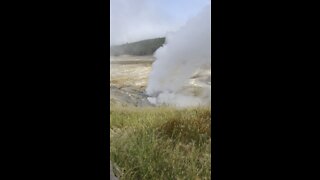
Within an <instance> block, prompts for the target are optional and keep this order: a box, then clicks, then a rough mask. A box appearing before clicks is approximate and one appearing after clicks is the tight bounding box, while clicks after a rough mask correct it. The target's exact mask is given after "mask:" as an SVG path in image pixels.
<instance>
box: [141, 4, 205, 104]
mask: <svg viewBox="0 0 320 180" xmlns="http://www.w3.org/2000/svg"><path fill="white" fill-rule="evenodd" d="M155 57H156V61H155V62H154V63H153V66H152V71H151V73H150V76H149V82H148V87H147V89H146V91H147V94H148V95H150V96H152V97H153V98H149V101H150V102H152V103H155V104H172V105H176V106H192V105H201V104H208V103H210V98H211V94H210V91H211V90H210V89H211V85H209V86H207V89H206V90H207V91H206V92H205V93H203V94H202V95H201V96H197V97H195V96H191V95H185V94H183V93H181V92H182V89H183V88H184V86H185V85H186V83H187V82H188V80H189V79H190V77H191V76H193V75H194V73H195V72H196V71H198V70H199V69H200V68H201V67H210V66H211V5H208V6H206V7H205V8H204V9H203V10H202V11H201V12H200V13H199V14H198V15H197V16H195V17H194V18H191V19H190V20H189V21H188V22H187V23H186V25H185V26H183V27H182V28H180V29H179V30H178V31H176V32H174V33H171V34H168V36H167V37H166V45H164V46H163V47H161V48H159V49H158V50H157V51H156V53H155ZM210 71H211V70H210ZM210 78H211V74H210Z"/></svg>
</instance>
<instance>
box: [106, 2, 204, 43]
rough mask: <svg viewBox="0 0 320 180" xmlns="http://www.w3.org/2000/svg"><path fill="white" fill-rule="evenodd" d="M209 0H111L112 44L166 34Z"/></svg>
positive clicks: (176, 27) (177, 27)
mask: <svg viewBox="0 0 320 180" xmlns="http://www.w3.org/2000/svg"><path fill="white" fill-rule="evenodd" d="M208 3H209V1H208V0H174V1H172V0H111V1H110V45H119V44H123V43H127V42H134V41H139V40H145V39H150V38H158V37H164V36H166V34H167V32H170V31H176V30H177V29H179V28H180V27H181V26H182V25H183V24H185V22H186V21H187V20H188V19H189V18H190V17H192V16H194V15H195V14H196V13H198V12H199V10H200V9H201V8H203V7H204V6H205V5H207V4H208Z"/></svg>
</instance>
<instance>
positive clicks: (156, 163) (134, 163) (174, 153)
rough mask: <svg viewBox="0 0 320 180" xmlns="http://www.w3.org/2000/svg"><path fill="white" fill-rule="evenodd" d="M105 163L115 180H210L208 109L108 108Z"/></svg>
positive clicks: (209, 113)
mask: <svg viewBox="0 0 320 180" xmlns="http://www.w3.org/2000/svg"><path fill="white" fill-rule="evenodd" d="M110 117H111V122H110V127H111V129H110V141H111V142H110V158H111V161H112V162H113V163H114V166H115V167H114V171H115V174H116V175H117V176H118V177H120V179H121V180H127V179H132V180H137V179H139V180H152V179H154V180H162V179H163V180H167V179H168V180H171V179H192V180H194V179H210V176H211V163H210V159H211V149H210V147H211V146H210V144H211V111H210V109H209V108H204V107H201V108H200V107H199V108H194V109H181V110H178V109H173V108H166V107H150V108H137V107H119V106H115V105H113V106H111V109H110Z"/></svg>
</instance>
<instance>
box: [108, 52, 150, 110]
mask: <svg viewBox="0 0 320 180" xmlns="http://www.w3.org/2000/svg"><path fill="white" fill-rule="evenodd" d="M153 61H154V58H153V57H152V56H118V57H110V68H111V69H110V100H111V103H115V104H121V105H129V106H130V105H133V106H151V104H150V103H149V101H148V100H147V96H146V94H145V89H146V86H147V81H148V75H149V73H150V71H151V65H152V62H153Z"/></svg>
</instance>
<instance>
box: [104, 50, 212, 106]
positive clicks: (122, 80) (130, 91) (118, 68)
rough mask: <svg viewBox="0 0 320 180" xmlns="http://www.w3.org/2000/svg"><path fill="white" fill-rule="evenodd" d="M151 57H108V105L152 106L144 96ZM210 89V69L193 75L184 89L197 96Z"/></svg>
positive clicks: (152, 58) (204, 69) (152, 59)
mask: <svg viewBox="0 0 320 180" xmlns="http://www.w3.org/2000/svg"><path fill="white" fill-rule="evenodd" d="M154 60H155V58H154V57H153V56H128V55H125V56H117V57H110V103H114V104H121V105H127V106H152V104H151V103H150V102H149V101H148V99H147V98H148V97H147V95H146V94H145V89H146V87H147V82H148V76H149V73H150V71H151V65H152V63H153V61H154ZM208 88H211V69H210V68H203V69H201V70H200V71H199V72H197V73H195V74H194V75H193V76H192V77H191V78H190V80H189V83H188V84H187V85H186V87H185V88H184V89H185V90H184V91H185V92H184V93H187V94H190V95H194V96H197V93H199V92H201V91H203V90H204V89H208Z"/></svg>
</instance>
